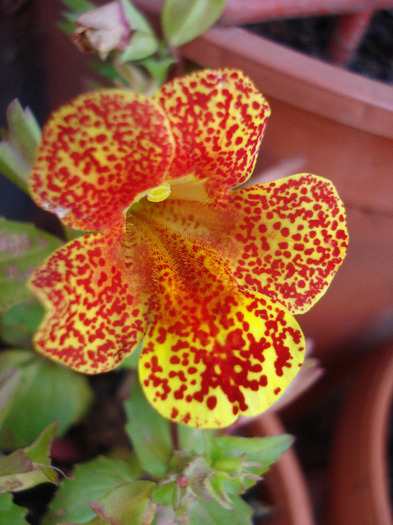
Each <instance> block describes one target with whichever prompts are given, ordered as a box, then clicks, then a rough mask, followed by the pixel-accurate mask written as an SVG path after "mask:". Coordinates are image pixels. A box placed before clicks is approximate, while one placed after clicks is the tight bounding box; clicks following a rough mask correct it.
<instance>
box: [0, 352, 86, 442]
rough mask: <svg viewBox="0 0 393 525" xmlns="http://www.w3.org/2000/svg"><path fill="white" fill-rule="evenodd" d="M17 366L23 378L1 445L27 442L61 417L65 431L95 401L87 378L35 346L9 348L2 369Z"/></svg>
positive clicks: (0, 431) (1, 357)
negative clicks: (27, 348)
mask: <svg viewBox="0 0 393 525" xmlns="http://www.w3.org/2000/svg"><path fill="white" fill-rule="evenodd" d="M10 368H11V369H17V370H18V371H19V372H20V373H21V375H22V382H21V384H20V387H19V389H18V392H17V394H16V396H15V399H14V402H13V405H12V409H11V410H10V411H9V413H8V415H7V417H6V418H5V419H4V421H3V425H2V427H1V429H0V447H2V448H4V449H6V450H10V449H13V448H17V447H23V446H26V445H27V444H28V443H30V442H31V441H32V439H34V437H35V436H36V435H37V434H38V433H39V432H40V431H41V430H42V429H44V428H45V427H46V426H47V425H48V424H49V423H52V422H53V421H57V420H58V421H59V433H60V434H61V433H64V432H65V431H66V430H67V429H68V428H69V427H70V426H71V425H72V424H73V423H75V422H76V421H78V420H79V419H81V418H82V417H83V415H84V414H85V413H86V411H87V410H88V408H89V407H90V403H91V401H92V398H93V396H92V391H91V389H90V386H89V384H88V381H87V378H86V377H85V376H83V375H80V374H76V373H75V372H73V371H72V370H69V369H68V368H65V367H62V366H59V365H58V364H56V363H53V362H51V361H49V360H48V359H45V358H43V357H41V356H39V355H38V354H36V353H35V352H33V351H31V350H7V351H3V352H2V353H1V355H0V371H6V370H7V369H8V370H9V369H10Z"/></svg>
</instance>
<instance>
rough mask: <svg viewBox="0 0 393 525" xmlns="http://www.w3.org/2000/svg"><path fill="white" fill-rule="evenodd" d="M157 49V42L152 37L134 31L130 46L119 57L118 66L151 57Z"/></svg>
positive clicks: (142, 32)
mask: <svg viewBox="0 0 393 525" xmlns="http://www.w3.org/2000/svg"><path fill="white" fill-rule="evenodd" d="M157 49H158V40H157V38H156V37H155V36H154V35H151V34H149V33H145V32H144V31H135V33H133V35H132V36H131V40H130V44H129V45H128V46H127V47H126V48H125V49H124V51H122V52H121V53H120V55H119V62H120V64H124V63H125V62H131V61H135V60H142V59H144V58H147V57H149V56H151V55H153V54H154V53H155V52H156V51H157Z"/></svg>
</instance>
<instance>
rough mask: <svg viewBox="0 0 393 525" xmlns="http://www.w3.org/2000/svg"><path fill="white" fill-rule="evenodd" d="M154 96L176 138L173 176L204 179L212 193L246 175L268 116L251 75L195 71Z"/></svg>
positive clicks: (249, 170) (227, 186)
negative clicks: (166, 115) (166, 116)
mask: <svg viewBox="0 0 393 525" xmlns="http://www.w3.org/2000/svg"><path fill="white" fill-rule="evenodd" d="M155 98H156V100H158V102H159V103H160V104H161V105H162V107H163V108H164V109H165V111H166V113H167V114H168V117H169V119H170V121H171V125H172V130H173V134H174V136H175V140H176V154H175V158H174V161H173V164H172V166H171V170H170V174H169V177H170V178H171V179H176V178H181V177H184V176H185V175H189V176H193V177H194V178H196V179H199V180H206V187H207V191H208V192H214V193H216V192H217V191H225V190H227V189H228V188H230V187H233V186H237V185H239V184H241V183H243V182H244V181H246V180H247V179H248V178H249V176H250V175H251V173H252V170H253V168H254V164H255V161H256V156H257V153H258V149H259V146H260V143H261V140H262V136H263V133H264V129H265V125H266V121H267V118H268V117H269V115H270V109H269V106H268V104H267V102H266V100H265V99H264V98H263V96H262V95H261V94H260V93H259V92H258V91H257V90H256V88H255V86H254V84H253V83H252V82H251V81H250V79H249V78H247V77H246V76H245V75H244V74H243V73H241V72H240V71H236V70H230V69H219V70H216V71H210V70H203V71H198V72H195V73H191V74H189V75H187V76H185V77H183V78H176V79H174V80H173V81H172V82H169V83H167V84H165V85H164V86H163V87H162V88H161V91H160V92H159V93H158V94H157V95H156V97H155Z"/></svg>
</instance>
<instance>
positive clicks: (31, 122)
mask: <svg viewBox="0 0 393 525" xmlns="http://www.w3.org/2000/svg"><path fill="white" fill-rule="evenodd" d="M7 121H8V127H9V133H8V136H7V140H5V141H3V142H1V143H0V171H1V172H3V174H4V175H5V176H6V177H8V178H9V179H10V180H11V181H12V182H13V183H14V184H16V185H17V186H19V187H20V188H21V189H22V190H23V191H27V183H28V178H29V172H30V168H31V166H32V164H33V162H34V160H35V156H36V152H37V149H38V147H39V145H40V141H41V130H40V127H39V125H38V123H37V121H36V119H35V117H34V115H33V113H32V112H31V111H30V109H29V108H26V109H25V110H24V109H23V108H22V106H21V105H20V103H19V102H18V100H14V101H13V102H11V104H10V105H9V106H8V109H7Z"/></svg>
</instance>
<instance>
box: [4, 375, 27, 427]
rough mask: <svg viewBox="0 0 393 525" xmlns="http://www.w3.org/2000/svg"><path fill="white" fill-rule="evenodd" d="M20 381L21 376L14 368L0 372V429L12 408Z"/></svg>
mask: <svg viewBox="0 0 393 525" xmlns="http://www.w3.org/2000/svg"><path fill="white" fill-rule="evenodd" d="M21 381H22V374H21V373H20V371H19V370H16V369H15V368H7V369H6V370H2V371H1V372H0V428H1V426H2V424H3V421H4V420H5V419H6V417H7V415H8V414H9V412H10V410H11V408H12V405H13V403H14V400H15V398H16V396H17V394H18V390H19V386H20V384H21Z"/></svg>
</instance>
